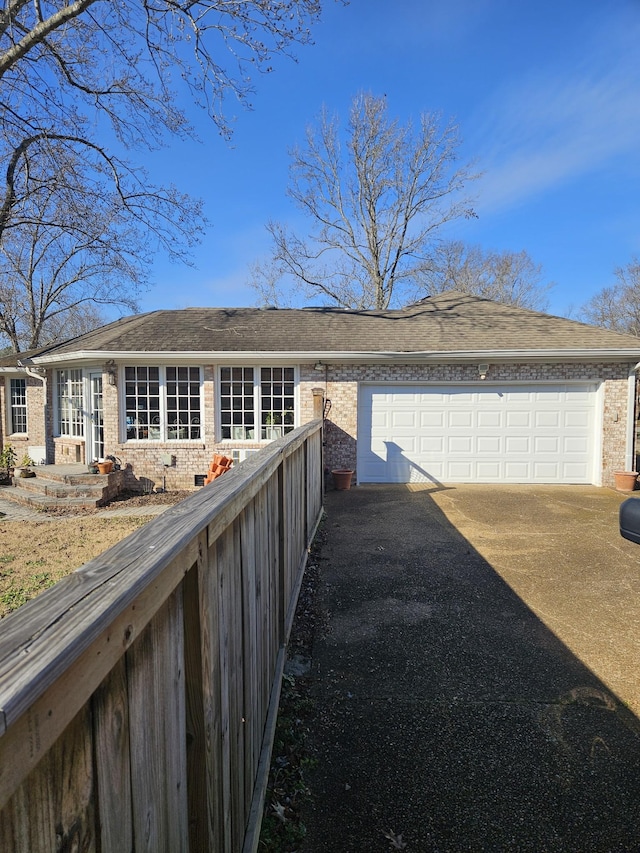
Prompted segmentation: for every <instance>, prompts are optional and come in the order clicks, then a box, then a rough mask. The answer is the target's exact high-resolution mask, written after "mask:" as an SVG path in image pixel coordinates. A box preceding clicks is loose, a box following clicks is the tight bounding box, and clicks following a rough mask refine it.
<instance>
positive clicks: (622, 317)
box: [580, 258, 640, 338]
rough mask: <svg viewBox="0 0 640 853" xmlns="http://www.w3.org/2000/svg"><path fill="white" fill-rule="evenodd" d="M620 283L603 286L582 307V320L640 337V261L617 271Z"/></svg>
mask: <svg viewBox="0 0 640 853" xmlns="http://www.w3.org/2000/svg"><path fill="white" fill-rule="evenodd" d="M614 274H615V277H616V279H617V284H614V285H612V286H611V287H603V288H602V290H600V291H598V293H596V294H595V295H594V296H592V297H591V299H590V300H589V301H588V302H587V303H586V304H585V305H583V306H582V310H581V311H580V318H581V319H582V320H584V321H585V322H587V323H592V324H593V325H594V326H604V327H605V328H606V329H612V330H613V331H614V332H622V333H623V334H626V335H635V336H636V337H637V338H638V337H640V258H633V259H632V260H631V261H630V262H629V263H628V264H627V265H626V266H625V267H618V268H617V269H616V270H615V272H614Z"/></svg>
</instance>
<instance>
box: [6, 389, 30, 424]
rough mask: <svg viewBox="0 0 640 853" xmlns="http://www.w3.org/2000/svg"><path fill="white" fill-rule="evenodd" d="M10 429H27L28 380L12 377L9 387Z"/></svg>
mask: <svg viewBox="0 0 640 853" xmlns="http://www.w3.org/2000/svg"><path fill="white" fill-rule="evenodd" d="M9 430H10V432H12V433H14V432H22V433H26V431H27V380H26V379H12V380H11V387H10V389H9Z"/></svg>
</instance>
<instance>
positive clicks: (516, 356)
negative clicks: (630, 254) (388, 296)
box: [30, 347, 640, 369]
mask: <svg viewBox="0 0 640 853" xmlns="http://www.w3.org/2000/svg"><path fill="white" fill-rule="evenodd" d="M639 357H640V347H638V348H635V349H624V350H618V349H560V350H558V349H548V350H457V351H446V350H444V351H443V350H441V351H437V352H434V351H429V350H425V351H422V352H392V351H389V352H380V351H377V352H376V351H372V350H362V351H331V350H330V351H327V350H306V351H283V350H280V351H274V350H249V351H248V350H240V351H234V350H197V351H192V352H184V351H172V350H167V351H157V350H156V351H145V352H141V351H140V350H134V351H117V350H95V351H91V350H79V351H76V352H69V353H61V354H58V355H54V354H48V355H42V356H34V357H33V358H31V359H30V362H31V363H32V364H34V365H42V366H47V365H56V364H63V363H67V362H73V363H75V364H88V363H91V364H97V363H103V362H105V361H109V360H111V359H113V360H114V361H118V362H120V363H122V362H123V361H127V362H129V363H131V364H149V363H156V362H158V363H162V362H164V363H166V362H167V361H170V362H172V363H181V362H182V363H194V362H197V363H198V364H202V363H203V362H205V363H207V362H215V363H218V362H225V363H227V364H229V363H231V364H255V363H256V361H257V360H260V361H262V360H268V361H270V362H272V363H275V362H282V363H288V364H292V363H295V364H299V363H301V362H305V363H307V362H316V361H322V362H324V363H329V364H331V363H334V364H344V363H367V364H372V363H380V364H385V363H390V362H396V363H403V364H407V363H414V362H422V363H425V362H426V363H429V362H437V363H438V364H442V363H456V362H473V361H478V360H479V361H483V362H484V361H488V362H490V363H492V364H496V363H501V362H514V361H526V362H547V361H625V360H629V361H633V362H638V358H639ZM638 366H640V362H638V364H636V368H637V367H638ZM636 368H634V369H636Z"/></svg>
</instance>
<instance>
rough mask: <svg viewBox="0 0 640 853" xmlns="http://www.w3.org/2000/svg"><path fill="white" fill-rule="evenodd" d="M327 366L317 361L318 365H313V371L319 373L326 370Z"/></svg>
mask: <svg viewBox="0 0 640 853" xmlns="http://www.w3.org/2000/svg"><path fill="white" fill-rule="evenodd" d="M326 366H327V365H326V364H323V363H322V362H321V361H316V363H315V364H314V365H313V369H314V370H317V371H318V372H319V371H321V370H324V369H325V367H326Z"/></svg>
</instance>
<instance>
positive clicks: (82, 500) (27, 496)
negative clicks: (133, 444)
mask: <svg viewBox="0 0 640 853" xmlns="http://www.w3.org/2000/svg"><path fill="white" fill-rule="evenodd" d="M69 469H71V470H69ZM85 470H86V469H85ZM33 471H34V473H35V475H36V476H35V477H14V478H13V486H14V487H13V488H12V489H4V490H3V493H2V496H3V497H4V498H7V499H8V500H11V501H14V502H15V503H19V504H22V505H23V506H31V507H34V508H36V509H41V510H45V511H46V510H47V509H63V508H66V509H89V508H95V507H99V506H103V505H104V504H106V503H108V501H109V500H111V499H112V498H113V497H114V495H115V494H117V493H118V491H120V490H121V488H122V483H123V477H122V472H120V471H116V472H114V473H112V474H90V473H89V472H86V473H83V470H82V466H71V465H68V466H67V465H60V466H54V465H42V466H38V467H36V468H34V469H33Z"/></svg>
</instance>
